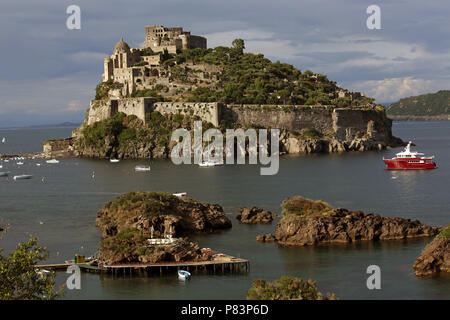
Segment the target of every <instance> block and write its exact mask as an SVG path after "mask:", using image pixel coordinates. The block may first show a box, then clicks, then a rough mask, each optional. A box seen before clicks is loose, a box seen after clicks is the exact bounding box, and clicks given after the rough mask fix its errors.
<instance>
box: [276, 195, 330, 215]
mask: <svg viewBox="0 0 450 320" xmlns="http://www.w3.org/2000/svg"><path fill="white" fill-rule="evenodd" d="M281 207H282V209H283V211H282V214H283V216H288V215H295V216H299V217H306V216H315V215H319V216H320V215H323V214H324V213H326V212H329V211H331V210H333V207H332V206H330V205H329V204H328V203H326V202H324V201H322V200H311V199H307V198H304V197H302V196H295V197H291V198H287V199H285V200H283V202H282V203H281Z"/></svg>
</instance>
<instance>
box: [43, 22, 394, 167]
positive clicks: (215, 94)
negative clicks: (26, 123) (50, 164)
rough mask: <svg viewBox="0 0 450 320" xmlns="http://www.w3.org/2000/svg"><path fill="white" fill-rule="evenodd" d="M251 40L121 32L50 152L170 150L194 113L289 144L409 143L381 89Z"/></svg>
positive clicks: (330, 148)
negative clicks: (81, 110)
mask: <svg viewBox="0 0 450 320" xmlns="http://www.w3.org/2000/svg"><path fill="white" fill-rule="evenodd" d="M244 49H245V43H244V41H243V40H242V39H235V40H234V41H233V43H232V47H223V46H220V47H216V48H207V46H206V38H204V37H199V36H194V35H191V34H190V32H188V31H184V30H183V29H182V28H166V27H163V26H148V27H146V33H145V42H144V45H143V46H142V47H141V48H130V46H129V45H128V44H127V43H126V42H125V41H124V40H123V39H121V40H120V41H119V42H118V43H117V44H116V46H115V47H114V49H113V53H112V54H111V56H109V57H106V58H105V60H104V73H103V75H102V81H101V82H100V83H99V84H98V86H97V88H96V94H95V99H94V100H92V101H91V103H90V107H89V109H88V110H87V112H86V117H85V120H84V122H83V124H82V125H81V126H80V127H79V128H77V129H75V130H74V131H73V135H72V137H71V138H69V139H65V140H61V141H59V140H51V141H47V142H46V143H45V144H44V154H43V155H42V156H46V155H47V156H53V155H55V156H58V155H61V154H63V155H66V154H70V155H72V156H80V157H95V158H112V157H114V158H120V159H127V158H168V157H169V154H170V150H171V149H172V148H173V146H174V145H175V144H176V143H174V142H173V141H172V142H171V141H170V138H171V133H172V132H173V130H174V129H176V128H181V127H183V128H185V129H187V130H192V123H193V121H202V122H203V123H204V128H205V129H207V128H212V127H215V128H219V129H220V130H222V132H223V131H224V130H226V129H234V128H243V129H249V128H269V129H270V128H276V129H280V131H281V133H280V138H279V139H280V153H281V154H283V153H289V154H299V153H316V152H344V151H366V150H381V149H385V148H390V147H396V146H399V145H401V144H402V141H401V140H400V139H398V138H395V137H394V136H393V135H392V131H391V126H392V121H391V120H390V119H388V118H387V116H386V113H385V108H384V107H383V106H381V105H376V104H375V103H374V99H372V98H369V97H366V96H365V95H364V94H362V93H359V92H353V91H349V90H346V89H343V88H340V87H338V86H337V85H336V82H334V81H330V80H328V78H327V77H326V76H325V75H323V74H318V73H313V72H311V71H310V70H306V71H304V72H302V71H301V70H299V69H296V68H295V67H293V66H292V65H290V64H286V63H280V62H279V61H277V62H272V61H270V60H269V59H267V58H265V57H264V56H263V55H262V54H253V53H246V52H244ZM63 151H65V152H63Z"/></svg>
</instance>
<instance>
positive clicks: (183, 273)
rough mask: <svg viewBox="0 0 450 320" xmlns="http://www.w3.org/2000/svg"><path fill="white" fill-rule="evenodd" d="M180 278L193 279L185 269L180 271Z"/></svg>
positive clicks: (184, 279)
mask: <svg viewBox="0 0 450 320" xmlns="http://www.w3.org/2000/svg"><path fill="white" fill-rule="evenodd" d="M178 279H180V280H183V281H186V280H191V274H190V273H189V272H187V271H185V270H179V271H178Z"/></svg>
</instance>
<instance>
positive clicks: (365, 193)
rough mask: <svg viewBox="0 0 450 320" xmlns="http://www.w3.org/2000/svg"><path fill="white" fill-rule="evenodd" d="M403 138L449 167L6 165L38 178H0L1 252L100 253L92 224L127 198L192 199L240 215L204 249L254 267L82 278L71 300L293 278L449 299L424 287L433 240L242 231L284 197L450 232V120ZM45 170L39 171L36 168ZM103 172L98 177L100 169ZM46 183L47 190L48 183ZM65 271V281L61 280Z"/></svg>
mask: <svg viewBox="0 0 450 320" xmlns="http://www.w3.org/2000/svg"><path fill="white" fill-rule="evenodd" d="M71 130H72V128H50V129H48V128H46V129H17V130H0V138H1V137H6V139H7V141H6V143H5V144H1V143H0V153H29V152H36V151H40V150H41V148H42V147H41V142H42V141H43V140H46V139H50V138H56V137H66V136H70V132H71ZM393 131H394V134H395V135H396V136H399V137H401V138H403V139H404V140H413V141H414V142H415V143H416V144H417V145H418V146H417V148H418V149H419V150H420V151H421V152H424V153H426V154H434V155H436V158H437V163H438V165H439V168H438V169H437V170H430V171H410V172H409V171H408V172H397V171H387V170H385V169H384V165H383V163H382V161H381V158H382V157H383V156H386V157H390V156H392V155H393V154H394V153H395V152H398V150H399V149H396V150H390V151H382V152H365V153H347V154H340V155H338V154H332V155H310V156H285V157H282V158H281V160H280V171H279V173H278V174H277V175H276V176H260V175H259V167H258V166H257V165H245V166H237V165H234V166H222V167H215V168H199V167H198V166H194V165H191V166H189V165H184V166H175V165H173V164H172V163H171V162H170V161H152V162H151V167H152V171H151V172H150V173H135V172H134V170H133V168H134V166H135V165H137V164H145V163H147V162H148V161H145V160H141V161H132V160H130V161H121V162H120V163H118V164H111V163H109V162H107V161H104V160H87V159H67V160H62V161H61V163H60V164H58V165H49V164H46V163H44V162H43V161H41V160H25V161H24V162H25V164H24V165H23V166H21V167H18V166H17V165H16V164H15V162H10V163H3V169H0V171H10V172H11V175H14V174H22V173H26V174H33V175H34V178H33V179H31V180H23V181H17V182H14V181H12V179H11V178H9V179H8V178H0V218H1V219H2V220H3V223H6V224H9V225H10V228H11V229H10V232H9V233H8V235H7V237H6V238H5V239H4V240H1V247H3V248H5V249H6V250H10V249H12V248H13V247H14V246H15V244H16V243H17V242H18V241H23V240H26V239H27V238H28V236H29V234H33V235H35V236H38V237H39V242H40V244H41V245H44V246H46V247H48V249H49V250H50V251H51V257H50V258H49V261H51V262H61V261H63V260H66V259H69V258H72V256H73V254H74V253H76V252H78V253H82V254H86V255H90V254H92V253H93V252H95V251H96V250H97V248H98V246H99V241H100V233H99V231H98V230H97V229H96V228H95V227H94V221H95V217H96V212H97V211H98V210H99V209H100V208H102V207H103V205H104V204H105V203H106V202H107V201H110V200H112V199H114V198H115V197H117V196H118V195H120V194H121V193H124V192H127V191H150V190H153V191H167V192H177V191H178V192H182V191H186V192H188V195H189V196H190V197H193V198H196V199H198V200H200V201H203V202H212V203H218V204H220V205H222V206H223V207H224V208H225V211H226V212H227V213H229V214H230V218H231V219H232V222H233V228H232V229H231V230H228V231H223V232H219V233H216V234H212V235H195V236H192V237H191V238H193V239H194V240H196V241H198V242H199V243H200V245H201V246H204V247H210V248H213V249H214V250H217V251H222V252H226V253H229V254H232V255H235V256H240V257H243V258H246V259H249V260H250V263H251V270H250V272H249V273H247V274H240V275H203V274H201V275H200V274H199V275H196V274H194V275H193V279H192V281H190V282H189V283H186V284H185V283H180V282H179V281H178V280H177V278H176V275H173V276H172V275H171V276H167V277H162V278H160V277H148V278H146V277H132V278H129V277H127V278H125V277H112V276H108V275H102V276H100V275H96V274H83V276H82V289H81V290H72V291H67V294H66V295H65V298H66V299H244V298H245V294H246V292H247V290H248V288H249V287H250V286H251V282H252V280H254V279H258V278H263V279H267V280H269V281H272V280H274V279H277V278H279V277H281V276H283V275H290V276H297V277H301V278H304V279H313V280H315V281H316V282H317V284H318V287H319V289H320V290H321V291H322V292H324V293H326V292H334V293H336V295H337V296H339V297H340V298H342V299H450V277H449V276H444V275H441V276H437V277H434V278H430V279H419V278H416V277H415V276H414V273H413V269H412V264H413V262H414V260H415V259H416V257H417V256H418V255H419V254H420V252H421V250H422V249H423V248H424V246H425V245H426V244H427V243H428V242H429V241H430V239H419V240H408V241H382V242H377V243H357V244H350V245H330V246H328V245H326V246H325V245H324V246H318V247H305V248H283V247H279V246H277V245H276V244H261V243H258V242H256V241H255V237H256V235H258V234H260V233H268V232H273V231H274V229H275V226H276V222H277V221H274V223H273V224H272V225H241V224H239V223H238V222H237V220H236V219H235V216H236V213H237V210H238V208H239V207H240V206H251V205H255V206H259V207H262V208H265V209H268V210H271V211H273V212H276V213H279V212H280V203H281V201H282V200H283V199H285V198H286V197H289V196H293V195H298V194H300V195H303V196H306V197H310V198H313V199H323V200H325V201H327V202H329V203H330V204H332V205H334V206H336V207H344V208H348V209H353V210H363V211H366V212H376V213H379V214H381V215H384V216H391V217H394V216H400V217H405V218H411V219H419V220H420V221H421V222H424V223H428V224H432V225H444V224H447V223H448V222H449V220H450V219H449V218H450V212H449V211H450V209H449V208H450V197H449V196H448V195H449V182H450V122H449V121H447V122H445V121H435V122H398V123H394V127H393ZM36 163H41V164H42V165H41V167H37V166H36ZM93 171H95V179H92V177H91V176H92V172H93ZM42 177H45V181H44V182H42V180H41V178H42ZM371 264H376V265H379V266H380V267H381V271H382V289H381V290H368V289H367V288H366V279H367V277H368V275H367V274H366V268H367V266H369V265H371ZM65 279H66V274H65V273H58V277H57V280H58V282H59V283H63V282H64V281H65Z"/></svg>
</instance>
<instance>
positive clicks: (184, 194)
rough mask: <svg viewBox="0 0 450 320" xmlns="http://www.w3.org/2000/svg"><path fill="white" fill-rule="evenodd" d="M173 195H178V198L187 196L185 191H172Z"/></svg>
mask: <svg viewBox="0 0 450 320" xmlns="http://www.w3.org/2000/svg"><path fill="white" fill-rule="evenodd" d="M173 195H174V196H175V197H178V198H184V197H186V196H187V193H186V192H180V193H173Z"/></svg>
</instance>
